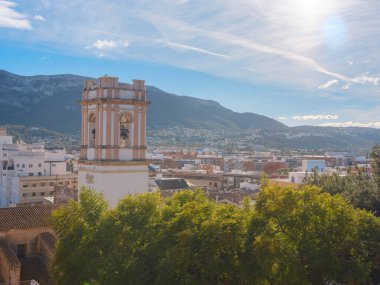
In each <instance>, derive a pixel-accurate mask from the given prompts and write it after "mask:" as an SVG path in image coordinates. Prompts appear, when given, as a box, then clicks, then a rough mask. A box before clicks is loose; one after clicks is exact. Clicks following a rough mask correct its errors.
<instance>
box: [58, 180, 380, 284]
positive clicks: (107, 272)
mask: <svg viewBox="0 0 380 285" xmlns="http://www.w3.org/2000/svg"><path fill="white" fill-rule="evenodd" d="M52 222H53V226H54V229H55V230H56V232H57V233H58V235H59V241H58V243H57V245H56V249H55V254H54V258H53V262H52V265H51V273H52V277H53V279H54V280H55V282H56V283H57V284H111V285H112V284H263V285H264V284H268V285H269V284H273V285H275V284H327V283H328V282H340V283H343V284H376V283H371V282H374V276H375V273H376V270H377V269H378V267H379V258H380V222H379V218H376V217H374V216H373V215H372V214H371V213H368V212H366V211H364V210H359V209H355V208H354V207H353V206H352V205H350V204H349V203H348V202H347V201H346V200H345V199H343V198H342V197H341V196H339V195H338V196H332V195H330V194H328V193H325V192H322V191H321V190H320V189H319V188H318V187H315V186H307V187H304V188H303V189H301V190H293V189H289V188H281V187H279V186H267V187H265V188H264V189H262V191H261V192H260V194H259V195H258V198H257V203H256V205H255V206H254V207H253V206H251V203H250V201H248V200H245V201H244V203H243V207H241V208H239V207H235V206H233V205H226V204H218V203H216V202H214V201H211V200H209V199H208V198H207V197H206V196H205V195H204V193H203V192H202V191H201V190H196V191H190V190H186V191H182V192H180V193H176V194H175V195H174V196H173V197H170V198H167V199H162V198H161V197H160V194H159V193H149V194H141V195H135V196H128V197H125V198H124V199H122V200H121V201H120V202H119V204H118V205H117V206H116V207H115V208H113V209H109V208H108V207H107V204H106V202H105V201H104V199H103V197H102V195H101V194H99V193H97V192H94V191H93V190H88V189H83V190H82V191H81V194H80V202H74V201H71V202H70V203H69V204H68V205H67V206H63V207H61V208H59V209H58V210H56V211H55V212H54V214H53V217H52ZM330 284H332V283H330Z"/></svg>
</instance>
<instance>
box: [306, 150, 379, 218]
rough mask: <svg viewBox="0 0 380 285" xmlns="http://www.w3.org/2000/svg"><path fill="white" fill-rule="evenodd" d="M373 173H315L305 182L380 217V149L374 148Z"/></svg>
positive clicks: (349, 169)
mask: <svg viewBox="0 0 380 285" xmlns="http://www.w3.org/2000/svg"><path fill="white" fill-rule="evenodd" d="M370 157H371V158H372V162H371V166H372V170H373V173H372V175H369V174H368V173H367V172H366V170H364V169H360V168H356V169H351V168H348V170H347V175H345V176H340V175H339V173H336V172H334V173H333V174H332V175H326V174H323V175H319V174H318V173H317V172H316V171H313V173H311V174H310V175H309V176H308V177H307V178H306V179H305V180H304V183H305V184H306V185H316V186H319V187H321V189H322V190H323V191H325V192H328V193H330V194H332V195H336V194H340V195H341V196H342V197H344V198H345V199H346V200H347V201H348V202H350V203H351V204H352V205H353V206H354V207H357V208H360V209H365V210H368V211H371V212H373V213H375V215H377V216H380V147H379V146H374V147H373V148H372V151H371V153H370Z"/></svg>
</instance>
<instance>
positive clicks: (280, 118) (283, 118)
mask: <svg viewBox="0 0 380 285" xmlns="http://www.w3.org/2000/svg"><path fill="white" fill-rule="evenodd" d="M278 119H279V120H281V121H286V120H287V119H288V118H287V117H278Z"/></svg>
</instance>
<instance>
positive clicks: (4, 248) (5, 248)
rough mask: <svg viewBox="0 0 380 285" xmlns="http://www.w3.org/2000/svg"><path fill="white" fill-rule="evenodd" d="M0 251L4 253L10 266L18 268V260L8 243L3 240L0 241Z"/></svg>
mask: <svg viewBox="0 0 380 285" xmlns="http://www.w3.org/2000/svg"><path fill="white" fill-rule="evenodd" d="M0 251H1V252H3V253H4V256H5V258H6V260H7V263H8V264H9V265H10V266H11V267H14V266H20V262H19V261H18V258H17V256H16V254H15V253H14V251H13V250H12V248H11V247H10V245H9V244H8V242H7V241H6V240H5V239H0Z"/></svg>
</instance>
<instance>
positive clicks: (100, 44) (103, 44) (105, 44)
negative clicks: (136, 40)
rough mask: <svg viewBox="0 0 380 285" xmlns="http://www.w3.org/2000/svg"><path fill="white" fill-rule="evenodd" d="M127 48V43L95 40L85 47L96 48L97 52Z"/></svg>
mask: <svg viewBox="0 0 380 285" xmlns="http://www.w3.org/2000/svg"><path fill="white" fill-rule="evenodd" d="M127 46H129V42H128V41H125V40H124V41H121V40H119V41H114V40H97V41H96V42H94V43H93V44H92V45H90V46H87V49H91V48H96V49H98V50H104V49H110V48H116V47H127Z"/></svg>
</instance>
